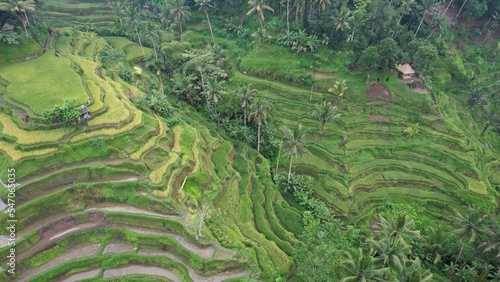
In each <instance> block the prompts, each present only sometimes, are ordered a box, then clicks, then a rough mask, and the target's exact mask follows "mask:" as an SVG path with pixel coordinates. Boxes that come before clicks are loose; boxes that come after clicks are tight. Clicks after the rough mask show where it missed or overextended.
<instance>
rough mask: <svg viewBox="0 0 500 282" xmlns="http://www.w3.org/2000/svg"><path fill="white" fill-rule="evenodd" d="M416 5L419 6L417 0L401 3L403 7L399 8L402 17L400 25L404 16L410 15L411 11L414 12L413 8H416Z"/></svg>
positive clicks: (399, 21) (407, 0)
mask: <svg viewBox="0 0 500 282" xmlns="http://www.w3.org/2000/svg"><path fill="white" fill-rule="evenodd" d="M415 5H417V3H416V2H415V0H405V1H403V3H401V6H399V12H400V13H401V16H400V17H399V20H398V25H399V24H400V23H401V19H402V18H403V16H404V15H408V14H409V13H410V12H411V11H413V7H415Z"/></svg>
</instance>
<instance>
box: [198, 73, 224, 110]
mask: <svg viewBox="0 0 500 282" xmlns="http://www.w3.org/2000/svg"><path fill="white" fill-rule="evenodd" d="M224 83H225V81H223V80H222V81H217V79H216V78H214V77H211V78H208V79H207V80H206V83H205V85H203V91H202V92H201V95H203V96H204V97H205V100H206V102H207V105H208V106H209V107H210V108H212V109H214V110H215V113H217V104H218V103H219V101H220V100H222V97H223V96H224V95H226V94H227V92H226V91H224V89H223V85H224Z"/></svg>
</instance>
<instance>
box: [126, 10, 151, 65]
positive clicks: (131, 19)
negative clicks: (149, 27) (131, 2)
mask: <svg viewBox="0 0 500 282" xmlns="http://www.w3.org/2000/svg"><path fill="white" fill-rule="evenodd" d="M122 20H123V22H124V24H125V25H126V26H129V27H132V28H133V29H134V30H135V35H136V36H137V40H138V41H139V45H140V46H141V50H142V55H143V56H144V58H145V57H146V53H145V52H144V47H143V46H142V40H141V35H140V34H139V30H138V29H137V26H138V25H140V24H141V21H140V19H139V13H138V9H137V8H133V7H126V8H125V9H124V11H123V18H122Z"/></svg>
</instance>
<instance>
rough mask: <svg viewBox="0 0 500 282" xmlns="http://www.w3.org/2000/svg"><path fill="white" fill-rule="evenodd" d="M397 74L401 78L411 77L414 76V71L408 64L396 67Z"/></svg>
mask: <svg viewBox="0 0 500 282" xmlns="http://www.w3.org/2000/svg"><path fill="white" fill-rule="evenodd" d="M398 74H399V77H400V78H401V79H411V78H412V77H414V76H415V71H414V70H413V68H412V67H411V66H410V65H409V64H404V65H402V66H399V67H398Z"/></svg>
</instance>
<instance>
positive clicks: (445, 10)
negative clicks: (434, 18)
mask: <svg viewBox="0 0 500 282" xmlns="http://www.w3.org/2000/svg"><path fill="white" fill-rule="evenodd" d="M453 1H454V0H450V3H448V6H446V9H444V12H443V14H441V16H444V15H445V14H446V12H448V8H449V7H450V5H451V4H452V3H453Z"/></svg>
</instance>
